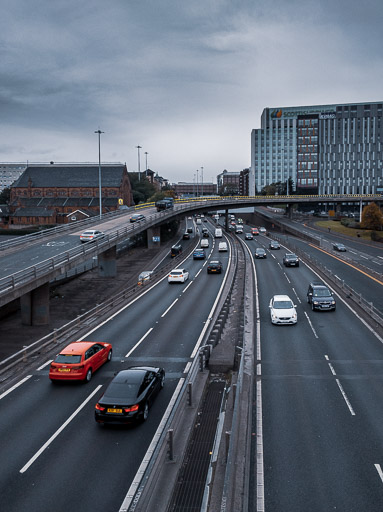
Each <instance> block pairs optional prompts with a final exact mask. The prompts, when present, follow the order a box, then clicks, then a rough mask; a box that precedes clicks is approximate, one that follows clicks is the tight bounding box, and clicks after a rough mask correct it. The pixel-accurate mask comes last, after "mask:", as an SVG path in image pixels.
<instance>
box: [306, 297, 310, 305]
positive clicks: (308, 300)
mask: <svg viewBox="0 0 383 512" xmlns="http://www.w3.org/2000/svg"><path fill="white" fill-rule="evenodd" d="M307 303H308V304H310V299H309V296H307Z"/></svg>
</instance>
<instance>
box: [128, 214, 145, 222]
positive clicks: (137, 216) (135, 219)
mask: <svg viewBox="0 0 383 512" xmlns="http://www.w3.org/2000/svg"><path fill="white" fill-rule="evenodd" d="M139 220H145V215H142V213H134V214H133V215H132V216H131V217H130V222H138V221H139Z"/></svg>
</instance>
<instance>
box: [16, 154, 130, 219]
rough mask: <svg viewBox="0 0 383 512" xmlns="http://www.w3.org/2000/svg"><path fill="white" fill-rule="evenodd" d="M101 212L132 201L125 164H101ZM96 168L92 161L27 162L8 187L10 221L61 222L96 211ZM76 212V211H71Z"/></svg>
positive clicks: (97, 201) (97, 187) (97, 204)
mask: <svg viewBox="0 0 383 512" xmlns="http://www.w3.org/2000/svg"><path fill="white" fill-rule="evenodd" d="M101 197H102V212H103V213H106V212H109V211H113V210H117V209H118V208H119V207H120V206H121V205H122V204H123V205H126V206H131V205H132V204H133V196H132V190H131V186H130V181H129V177H128V172H127V168H126V165H123V164H105V165H104V164H103V165H101ZM99 209H100V203H99V168H98V165H94V164H73V165H58V164H57V165H56V164H47V165H31V166H28V167H27V168H26V169H25V171H24V172H23V174H22V175H21V176H20V178H19V179H18V180H17V181H16V182H15V183H14V184H13V185H12V187H11V200H10V211H11V213H10V218H9V221H10V224H13V225H23V226H26V225H34V224H44V225H46V224H52V225H53V224H62V223H66V222H70V221H71V220H73V219H74V218H75V217H76V216H77V217H78V214H79V213H80V214H82V215H83V216H91V215H98V214H99ZM74 214H76V215H74Z"/></svg>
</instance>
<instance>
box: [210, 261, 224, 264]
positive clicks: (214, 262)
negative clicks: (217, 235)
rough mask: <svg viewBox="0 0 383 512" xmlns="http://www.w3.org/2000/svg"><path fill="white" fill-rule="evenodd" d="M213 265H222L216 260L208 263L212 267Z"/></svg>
mask: <svg viewBox="0 0 383 512" xmlns="http://www.w3.org/2000/svg"><path fill="white" fill-rule="evenodd" d="M213 264H214V265H215V264H218V265H222V263H221V262H220V261H218V260H212V261H210V265H213Z"/></svg>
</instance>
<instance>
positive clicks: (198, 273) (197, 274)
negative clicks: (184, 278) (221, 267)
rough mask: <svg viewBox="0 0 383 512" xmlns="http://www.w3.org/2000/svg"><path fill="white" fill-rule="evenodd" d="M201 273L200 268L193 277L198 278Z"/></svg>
mask: <svg viewBox="0 0 383 512" xmlns="http://www.w3.org/2000/svg"><path fill="white" fill-rule="evenodd" d="M201 271H202V267H201V268H200V269H199V270H198V272H197V273H196V275H195V276H194V277H195V278H196V277H197V276H199V275H200V273H201Z"/></svg>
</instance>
